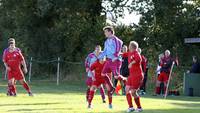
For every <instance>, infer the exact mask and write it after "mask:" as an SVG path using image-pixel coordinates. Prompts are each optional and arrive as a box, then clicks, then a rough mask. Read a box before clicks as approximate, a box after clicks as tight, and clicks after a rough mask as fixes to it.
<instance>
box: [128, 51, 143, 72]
mask: <svg viewBox="0 0 200 113" xmlns="http://www.w3.org/2000/svg"><path fill="white" fill-rule="evenodd" d="M132 61H135V62H136V63H135V64H133V65H132V67H131V68H130V69H129V72H130V76H143V72H142V67H141V62H142V58H141V56H140V54H139V53H138V51H133V52H129V55H128V62H129V64H130V63H131V62H132Z"/></svg>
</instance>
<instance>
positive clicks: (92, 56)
mask: <svg viewBox="0 0 200 113" xmlns="http://www.w3.org/2000/svg"><path fill="white" fill-rule="evenodd" d="M100 53H101V46H100V45H97V46H96V47H95V51H94V52H92V53H90V54H89V55H88V56H87V58H86V60H85V67H86V72H87V80H86V84H87V86H88V88H87V91H86V100H87V101H88V97H89V92H90V88H91V86H92V81H93V80H92V79H93V78H94V71H91V69H90V68H91V66H92V64H93V63H94V62H96V61H97V56H99V54H100ZM99 88H100V94H101V97H102V101H103V103H106V101H105V91H104V88H103V86H102V85H100V87H99Z"/></svg>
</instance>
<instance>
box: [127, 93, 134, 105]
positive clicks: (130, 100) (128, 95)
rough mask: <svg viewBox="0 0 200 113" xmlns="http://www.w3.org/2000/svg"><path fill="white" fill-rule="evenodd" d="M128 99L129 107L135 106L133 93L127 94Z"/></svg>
mask: <svg viewBox="0 0 200 113" xmlns="http://www.w3.org/2000/svg"><path fill="white" fill-rule="evenodd" d="M126 99H127V102H128V105H129V108H131V107H133V103H132V95H131V94H130V93H128V94H126Z"/></svg>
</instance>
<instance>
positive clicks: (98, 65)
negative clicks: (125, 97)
mask: <svg viewBox="0 0 200 113" xmlns="http://www.w3.org/2000/svg"><path fill="white" fill-rule="evenodd" d="M104 64H105V60H104V59H101V60H98V61H96V62H95V63H93V64H92V66H91V68H90V70H91V71H93V70H94V72H95V76H94V81H93V82H92V86H91V88H90V93H89V98H88V108H91V103H92V100H93V97H94V94H95V92H96V89H97V88H98V87H100V86H102V85H103V84H104V85H105V86H106V88H107V91H108V100H109V105H112V95H111V94H110V90H111V89H110V87H109V86H108V84H106V83H105V81H104V77H103V76H101V72H102V69H103V67H104Z"/></svg>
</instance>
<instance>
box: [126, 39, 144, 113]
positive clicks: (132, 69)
mask: <svg viewBox="0 0 200 113" xmlns="http://www.w3.org/2000/svg"><path fill="white" fill-rule="evenodd" d="M137 49H138V43H137V42H135V41H131V42H130V44H129V55H128V61H129V65H128V67H129V77H128V81H127V84H126V99H127V102H128V105H129V108H128V110H127V112H133V111H134V110H135V109H134V107H133V104H132V96H133V97H134V101H135V103H136V105H137V109H136V111H137V112H141V111H142V107H141V104H140V97H139V95H138V93H137V91H138V90H139V88H140V86H141V84H142V82H143V78H144V75H143V72H142V67H141V62H142V59H141V56H140V54H139V52H138V51H137Z"/></svg>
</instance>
